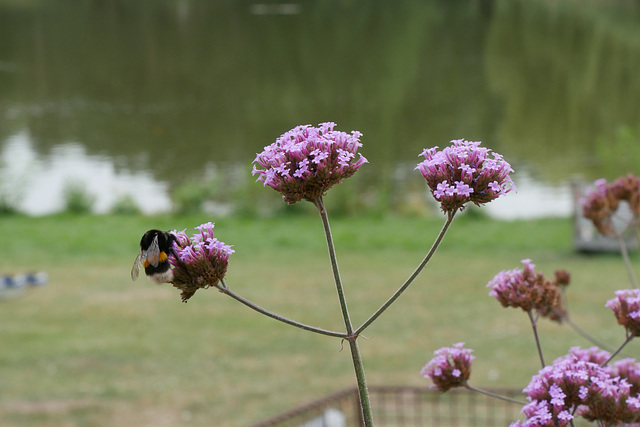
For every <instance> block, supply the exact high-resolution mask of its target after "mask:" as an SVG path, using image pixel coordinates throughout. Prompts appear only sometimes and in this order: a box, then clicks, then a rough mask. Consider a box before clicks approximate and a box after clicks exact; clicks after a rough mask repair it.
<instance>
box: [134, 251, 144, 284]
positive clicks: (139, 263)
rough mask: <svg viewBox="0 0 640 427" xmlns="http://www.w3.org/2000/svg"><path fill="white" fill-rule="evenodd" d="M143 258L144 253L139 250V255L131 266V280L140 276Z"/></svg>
mask: <svg viewBox="0 0 640 427" xmlns="http://www.w3.org/2000/svg"><path fill="white" fill-rule="evenodd" d="M143 258H144V254H143V253H142V251H140V252H138V256H137V257H136V260H135V261H134V262H133V267H131V280H136V279H137V278H138V275H139V274H140V269H141V268H142V263H143Z"/></svg>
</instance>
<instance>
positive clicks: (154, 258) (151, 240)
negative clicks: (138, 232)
mask: <svg viewBox="0 0 640 427" xmlns="http://www.w3.org/2000/svg"><path fill="white" fill-rule="evenodd" d="M175 241H176V236H174V235H173V234H171V233H168V232H166V231H161V230H149V231H147V232H146V233H144V235H143V236H142V239H140V252H139V253H138V256H137V257H136V260H135V261H134V263H133V267H132V268H131V280H136V279H137V278H138V274H139V273H140V268H142V267H144V272H145V274H146V275H147V276H148V277H149V279H151V281H153V282H154V283H157V284H161V283H169V282H171V281H172V280H173V272H172V271H171V264H169V258H168V255H169V254H173V253H174V252H173V242H175Z"/></svg>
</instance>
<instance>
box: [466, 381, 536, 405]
mask: <svg viewBox="0 0 640 427" xmlns="http://www.w3.org/2000/svg"><path fill="white" fill-rule="evenodd" d="M464 388H466V389H467V390H471V391H475V392H476V393H480V394H484V395H486V396H489V397H494V398H496V399H500V400H504V401H505V402H511V403H515V404H517V405H523V406H524V405H526V404H527V403H526V402H523V401H521V400H517V399H512V398H510V397H507V396H502V395H499V394H496V393H492V392H490V391H487V390H482V389H479V388H475V387H472V386H470V385H469V384H467V383H465V384H464Z"/></svg>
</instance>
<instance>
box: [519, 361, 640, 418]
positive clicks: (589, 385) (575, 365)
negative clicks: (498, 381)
mask: <svg viewBox="0 0 640 427" xmlns="http://www.w3.org/2000/svg"><path fill="white" fill-rule="evenodd" d="M572 352H573V353H576V354H581V352H582V351H581V350H573V349H572ZM581 355H582V356H585V357H590V356H594V355H595V356H596V357H598V358H599V357H600V356H602V355H601V354H600V355H598V354H597V352H596V351H594V350H588V351H587V352H586V353H583V354H581ZM634 364H635V362H631V361H628V362H625V364H624V369H627V370H628V371H634V375H635V374H636V373H637V369H638V365H637V364H635V366H632V365H634ZM621 372H623V369H619V368H616V367H613V368H607V367H602V366H601V365H600V364H598V363H594V362H590V361H586V360H580V359H578V357H576V356H575V355H572V354H570V355H567V356H566V357H562V358H559V359H558V360H556V361H555V362H554V363H553V365H551V366H547V367H545V368H543V369H541V370H540V371H539V372H538V375H535V376H534V377H533V378H532V379H531V382H530V383H529V385H528V386H527V387H526V388H525V389H524V393H525V394H526V395H527V399H528V400H529V403H528V404H527V405H525V407H524V408H523V409H522V412H523V413H524V414H525V415H526V417H527V418H526V420H525V421H524V422H522V423H520V422H517V423H513V424H511V426H512V427H534V426H535V427H538V426H540V427H543V426H549V427H551V426H553V427H555V426H567V425H569V424H570V422H571V420H572V419H573V418H574V417H575V416H581V417H584V418H586V419H588V420H590V421H595V420H598V421H600V422H602V423H603V425H613V424H617V423H631V422H637V421H638V420H640V395H638V392H637V389H634V387H635V386H633V385H632V383H631V382H630V381H629V379H628V378H627V377H625V376H623V375H621ZM636 378H637V375H636ZM633 381H636V380H635V379H634V380H633Z"/></svg>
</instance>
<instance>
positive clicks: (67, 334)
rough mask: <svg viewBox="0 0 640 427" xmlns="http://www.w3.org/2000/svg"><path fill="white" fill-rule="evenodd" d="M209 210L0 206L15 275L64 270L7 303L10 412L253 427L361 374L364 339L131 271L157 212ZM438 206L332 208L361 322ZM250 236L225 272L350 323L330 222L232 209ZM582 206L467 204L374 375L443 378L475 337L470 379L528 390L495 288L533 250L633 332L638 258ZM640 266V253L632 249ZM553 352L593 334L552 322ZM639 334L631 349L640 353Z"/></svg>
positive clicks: (3, 383) (528, 343)
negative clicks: (580, 226) (363, 213)
mask: <svg viewBox="0 0 640 427" xmlns="http://www.w3.org/2000/svg"><path fill="white" fill-rule="evenodd" d="M208 220H210V219H209V218H207V217H205V216H201V217H195V216H194V217H189V218H185V217H171V216H162V217H136V216H77V217H74V216H51V217H43V218H27V217H21V216H8V217H2V218H0V233H1V235H2V236H3V249H2V251H3V252H2V258H1V260H0V273H10V272H15V273H20V272H24V271H27V270H36V271H40V270H42V271H46V272H47V273H48V274H49V276H50V283H49V285H48V286H46V287H44V288H39V289H32V290H30V291H28V292H26V293H25V294H24V295H23V296H21V297H17V298H12V299H5V300H2V301H0V342H1V345H0V425H2V426H25V425H29V426H80V425H82V426H104V425H109V426H123V425H148V426H177V425H194V426H210V425H216V426H242V425H247V424H250V423H253V422H257V421H259V420H261V419H263V418H265V417H269V416H272V415H275V414H277V413H279V412H281V411H284V410H287V409H291V408H293V407H295V406H296V405H298V404H301V403H304V402H306V401H309V400H311V399H315V398H318V397H321V396H323V395H324V394H327V393H329V392H332V391H335V390H338V389H341V388H344V387H348V386H352V385H354V384H355V379H354V375H353V367H352V364H351V359H350V354H349V351H348V348H345V349H344V350H343V349H342V345H341V342H340V340H338V339H335V338H329V337H325V336H320V335H315V334H312V333H308V332H305V331H301V330H298V329H295V328H291V327H289V326H287V325H284V324H280V323H278V322H276V321H274V320H271V319H268V318H266V317H263V316H260V315H258V314H257V313H254V312H252V311H250V310H248V309H247V308H246V307H244V306H242V305H240V304H238V303H237V302H235V301H233V300H232V299H230V298H227V297H225V296H224V295H222V294H220V293H218V292H217V291H215V290H201V291H198V293H197V294H196V295H195V296H194V297H193V298H192V299H191V300H190V301H189V303H188V304H183V303H181V302H180V298H179V292H178V291H177V290H175V289H173V288H172V287H171V286H170V285H164V286H156V285H153V284H152V283H151V282H149V281H148V280H147V279H146V278H145V277H141V278H140V279H139V280H138V281H137V282H131V279H130V277H129V270H130V268H131V265H132V263H133V260H134V258H135V256H136V254H137V251H138V247H137V245H138V241H139V239H140V236H141V235H142V234H143V233H144V232H145V231H146V230H147V229H149V228H161V229H173V228H177V229H182V228H189V229H191V228H192V227H193V226H196V225H198V224H200V223H201V222H205V221H208ZM441 225H442V221H441V220H440V219H438V218H407V217H401V218H396V217H386V218H372V217H367V218H364V219H356V218H346V217H345V218H333V219H332V226H333V233H334V238H335V240H336V245H337V252H338V257H339V262H340V269H341V273H342V275H343V283H344V285H345V290H346V294H347V298H348V302H349V308H350V310H351V313H352V317H353V321H354V323H355V324H356V325H358V324H360V323H361V322H363V321H364V320H365V319H366V318H367V317H368V316H369V314H371V312H372V311H373V310H375V309H376V308H377V307H378V306H379V305H380V304H381V303H382V302H384V300H385V299H386V298H387V297H388V296H390V295H391V294H392V293H393V291H394V290H395V289H396V288H397V287H398V286H399V285H400V284H401V283H402V282H403V281H404V280H405V278H406V277H407V276H408V275H409V274H410V273H411V272H412V271H413V269H414V268H415V266H416V265H417V264H418V263H419V262H420V260H421V259H422V258H423V257H424V255H425V253H426V251H427V250H428V249H429V247H430V246H431V243H432V241H433V239H434V238H435V236H436V235H437V233H438V231H439V229H440V227H441ZM216 231H217V234H218V237H219V238H220V239H221V240H224V241H225V242H226V243H228V244H232V245H234V249H235V250H236V253H235V254H234V255H232V257H231V259H230V267H229V272H228V274H227V284H228V285H229V286H230V287H231V288H232V289H233V290H234V291H236V292H237V293H239V294H241V295H243V296H244V297H246V298H248V299H250V300H252V301H253V302H255V303H257V304H259V305H262V306H264V307H266V308H268V309H270V310H273V311H276V312H278V313H280V314H283V315H285V316H288V317H291V318H293V319H296V320H299V321H301V322H304V323H308V324H312V325H316V326H319V327H323V328H326V329H333V330H341V329H342V328H343V323H342V320H341V318H340V310H339V307H338V303H337V297H336V292H335V289H334V286H333V283H332V279H331V276H330V270H329V261H328V259H327V256H326V246H325V242H324V236H323V234H322V227H321V224H320V221H319V219H318V218H316V217H313V216H286V217H283V218H272V219H251V220H249V219H231V218H221V219H220V220H219V221H217V223H216ZM571 241H572V224H571V221H570V220H568V219H567V220H565V219H562V220H561V219H553V220H536V221H515V222H498V221H492V220H488V219H482V218H471V217H469V218H465V217H461V218H457V219H456V220H455V221H454V224H453V226H452V228H451V230H450V232H449V234H448V235H447V237H446V238H445V240H444V242H443V244H442V247H441V249H440V250H439V251H438V253H437V254H436V255H435V257H434V258H433V260H432V261H431V263H430V264H429V265H428V266H427V268H426V269H425V271H424V272H423V273H422V274H421V275H420V277H419V278H418V279H417V280H416V282H415V283H414V284H413V285H412V286H411V287H410V288H409V290H408V291H407V292H406V293H405V294H404V295H403V296H402V297H401V298H400V300H399V301H398V302H397V303H396V305H394V306H393V307H391V309H390V310H389V311H388V312H386V313H385V314H384V315H383V316H382V317H381V318H380V319H378V321H377V322H376V323H374V324H373V325H372V326H371V327H370V328H369V329H367V330H366V332H365V334H364V335H365V336H366V338H367V339H362V340H360V341H359V342H360V348H361V352H362V354H363V357H364V363H365V370H366V373H367V379H368V382H369V384H375V385H428V381H427V380H425V379H423V378H421V377H420V376H419V372H420V369H421V368H422V366H423V365H424V364H425V363H426V362H427V361H428V360H429V359H430V358H431V355H432V353H433V351H434V350H436V349H437V348H439V347H442V346H448V345H451V344H453V343H455V342H458V341H465V342H466V343H467V347H470V348H473V349H475V353H474V354H475V356H476V360H475V361H474V369H473V370H474V372H473V374H472V379H471V382H472V384H473V385H475V386H478V387H502V386H508V387H516V388H523V387H524V386H525V385H526V384H527V383H528V381H529V379H530V377H531V375H532V374H535V373H536V372H537V370H538V369H539V368H540V366H539V361H538V356H537V353H536V350H535V346H534V342H533V339H532V335H531V328H530V325H529V321H528V318H527V316H526V314H525V313H524V312H521V311H518V310H514V309H504V308H502V307H501V306H500V305H499V303H498V302H497V301H495V300H494V299H493V298H491V297H489V296H488V295H487V289H486V288H485V285H486V283H487V282H488V281H489V280H490V279H491V278H492V277H493V276H494V275H495V274H496V273H497V272H498V271H500V270H503V269H511V268H516V267H519V266H520V265H521V264H520V260H521V259H523V258H531V259H532V260H533V261H534V263H535V264H536V266H537V267H536V270H537V271H540V272H543V273H545V274H546V275H549V276H552V275H553V271H554V270H555V269H559V268H564V269H567V270H569V271H570V272H571V273H572V277H573V281H572V284H571V285H570V287H569V304H570V311H571V313H572V317H573V319H574V321H575V322H576V323H578V324H579V325H581V326H582V327H583V328H584V329H587V330H588V331H590V332H592V333H593V335H595V336H597V337H598V338H599V339H600V340H602V341H604V342H605V343H607V344H608V345H610V346H617V345H618V344H619V343H621V342H622V340H623V338H624V331H623V329H622V328H621V327H619V326H617V325H616V323H615V319H614V316H613V314H612V313H611V311H610V310H609V309H607V308H605V307H604V303H605V301H606V300H607V299H610V298H612V297H613V292H614V290H616V289H619V288H626V287H628V286H629V285H628V282H627V276H626V272H625V270H624V267H623V264H622V261H621V260H620V258H619V257H617V256H613V255H601V256H587V255H582V254H578V253H576V252H574V251H573V248H572V244H571ZM633 261H634V262H635V263H636V264H637V262H638V258H637V254H635V253H634V254H633ZM540 332H541V337H542V345H543V348H544V351H545V356H546V359H547V361H548V362H551V361H552V360H553V359H555V358H556V357H558V356H561V355H563V354H565V353H566V352H567V350H568V348H569V347H570V346H573V345H580V346H583V347H587V346H590V345H591V344H590V343H589V342H588V341H586V340H585V339H584V338H581V337H580V336H579V335H578V334H576V333H575V332H574V331H573V330H572V329H571V328H570V327H568V326H567V325H558V324H552V323H550V322H549V321H546V320H544V321H542V322H541V325H540ZM639 349H640V347H638V343H637V342H632V343H631V344H630V345H629V346H628V347H627V348H626V351H625V353H626V354H627V355H630V356H635V355H636V354H638V350H639Z"/></svg>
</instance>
